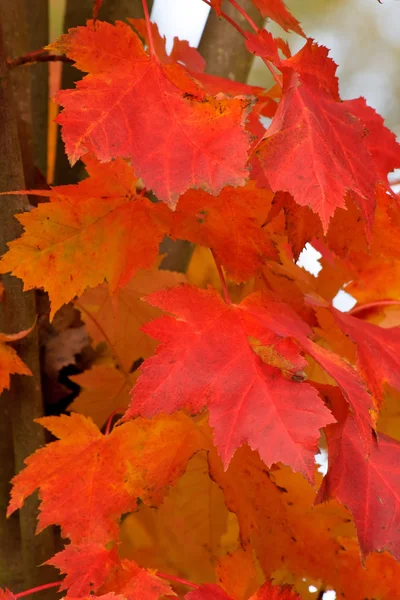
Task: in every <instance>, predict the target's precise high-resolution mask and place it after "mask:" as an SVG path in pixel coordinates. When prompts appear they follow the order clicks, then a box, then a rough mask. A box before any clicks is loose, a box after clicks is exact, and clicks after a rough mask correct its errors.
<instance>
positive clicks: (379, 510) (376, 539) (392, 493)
mask: <svg viewBox="0 0 400 600" xmlns="http://www.w3.org/2000/svg"><path fill="white" fill-rule="evenodd" d="M335 400H336V402H335V403H334V404H333V409H334V414H335V415H336V416H337V417H338V421H339V422H338V423H337V424H335V425H331V426H329V427H328V429H327V439H328V448H329V457H330V458H329V470H328V474H327V475H326V477H325V479H324V481H323V484H322V486H321V489H320V491H319V494H318V501H320V502H322V501H324V500H328V499H329V498H336V499H337V500H339V502H342V503H343V504H345V505H346V506H347V507H348V508H349V510H350V511H351V513H352V514H353V517H354V522H355V525H356V528H357V535H358V540H359V542H360V547H361V551H362V553H363V554H364V555H365V554H368V553H370V552H373V551H374V550H379V551H382V550H389V551H390V552H391V553H392V554H393V556H394V557H395V558H396V559H397V560H400V542H399V535H398V532H399V528H400V471H399V467H398V465H399V460H400V443H399V442H398V441H397V440H393V439H391V438H389V437H387V436H385V435H382V434H381V435H379V438H378V441H377V442H376V443H375V444H374V445H373V447H372V451H371V455H370V456H369V458H368V460H366V458H365V456H364V453H363V450H362V447H361V446H360V443H359V438H358V436H357V435H356V427H355V424H354V419H353V417H352V416H351V415H349V414H347V407H346V406H344V403H340V399H339V402H338V401H337V399H335Z"/></svg>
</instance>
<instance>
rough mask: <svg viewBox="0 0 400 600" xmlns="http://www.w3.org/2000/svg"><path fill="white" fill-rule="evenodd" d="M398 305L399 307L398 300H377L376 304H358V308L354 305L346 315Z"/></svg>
mask: <svg viewBox="0 0 400 600" xmlns="http://www.w3.org/2000/svg"><path fill="white" fill-rule="evenodd" d="M399 305H400V300H377V301H376V302H369V303H368V304H360V305H358V306H357V305H356V306H355V307H354V308H352V309H351V310H349V312H348V313H347V314H349V315H352V316H353V315H355V314H358V313H360V312H363V311H364V310H370V309H371V308H381V307H384V306H399Z"/></svg>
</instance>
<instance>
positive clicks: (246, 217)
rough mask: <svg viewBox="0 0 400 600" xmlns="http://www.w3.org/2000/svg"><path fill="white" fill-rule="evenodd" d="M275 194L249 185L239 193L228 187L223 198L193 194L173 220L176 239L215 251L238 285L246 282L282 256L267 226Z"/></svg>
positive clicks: (183, 200) (184, 199) (187, 195)
mask: <svg viewBox="0 0 400 600" xmlns="http://www.w3.org/2000/svg"><path fill="white" fill-rule="evenodd" d="M272 198H273V194H272V193H271V192H268V191H266V190H265V189H261V188H257V187H256V185H255V184H254V182H249V183H248V184H247V185H246V186H245V187H243V188H240V191H239V189H235V188H231V187H226V188H225V189H223V190H222V192H221V193H220V194H219V196H212V195H211V194H207V193H206V192H203V191H201V190H189V191H188V192H186V193H185V194H184V195H183V196H181V198H180V200H179V205H178V208H177V210H176V212H174V213H171V214H170V215H168V216H169V222H170V232H169V235H170V236H171V237H173V238H180V239H187V240H189V241H191V242H194V243H195V244H200V245H201V246H205V247H208V248H211V249H212V250H213V252H214V253H215V257H216V258H217V260H218V261H219V262H220V263H221V264H223V265H224V267H225V268H226V270H227V272H228V273H229V275H230V277H232V278H233V279H234V280H235V281H246V280H247V279H249V278H250V277H251V276H252V275H254V273H255V272H256V271H257V270H258V269H260V267H261V266H262V265H263V264H264V262H265V260H266V259H267V258H275V259H276V258H277V257H278V253H277V251H276V249H275V246H274V244H273V242H272V241H271V238H270V237H269V235H268V233H267V232H266V230H265V229H264V228H263V226H264V225H265V223H266V220H267V216H268V213H269V210H270V206H271V202H272Z"/></svg>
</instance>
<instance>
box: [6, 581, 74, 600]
mask: <svg viewBox="0 0 400 600" xmlns="http://www.w3.org/2000/svg"><path fill="white" fill-rule="evenodd" d="M61 584H62V581H55V582H54V583H45V584H43V585H38V586H37V587H34V588H31V589H29V590H25V591H24V592H19V594H14V596H15V598H24V597H25V596H30V595H31V594H36V592H41V591H43V590H48V589H50V588H53V587H60V585H61Z"/></svg>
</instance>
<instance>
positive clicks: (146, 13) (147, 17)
mask: <svg viewBox="0 0 400 600" xmlns="http://www.w3.org/2000/svg"><path fill="white" fill-rule="evenodd" d="M142 5H143V12H144V18H145V21H146V29H147V37H148V39H149V51H150V54H151V56H152V57H157V55H156V51H155V50H154V42H153V33H152V31H151V26H150V15H149V8H148V6H147V0H142Z"/></svg>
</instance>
